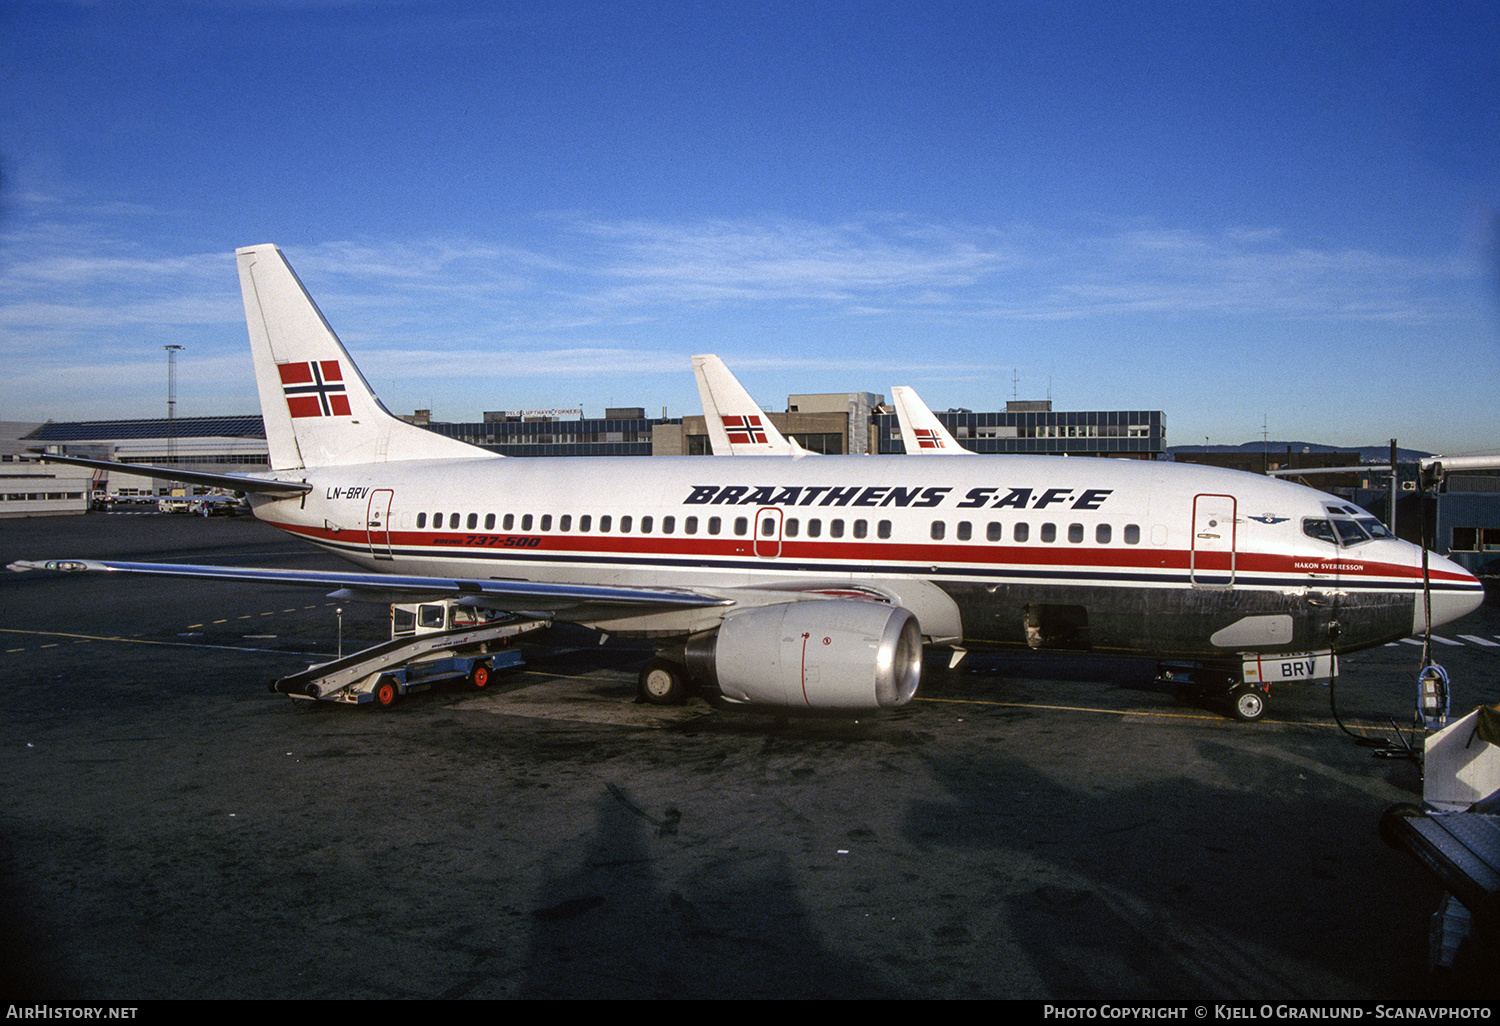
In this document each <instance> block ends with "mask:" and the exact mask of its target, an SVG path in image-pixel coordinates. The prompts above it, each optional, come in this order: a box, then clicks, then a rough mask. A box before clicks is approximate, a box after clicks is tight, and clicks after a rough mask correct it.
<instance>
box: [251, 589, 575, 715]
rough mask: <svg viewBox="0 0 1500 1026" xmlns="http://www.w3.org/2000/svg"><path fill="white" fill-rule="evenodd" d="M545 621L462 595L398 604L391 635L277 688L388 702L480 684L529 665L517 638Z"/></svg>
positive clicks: (355, 701) (306, 697)
mask: <svg viewBox="0 0 1500 1026" xmlns="http://www.w3.org/2000/svg"><path fill="white" fill-rule="evenodd" d="M546 626H548V621H546V620H536V619H531V618H528V617H524V616H516V615H512V614H508V613H497V612H495V611H493V610H488V609H480V608H476V607H474V606H472V605H469V604H466V603H465V602H464V600H462V599H444V600H440V601H436V602H406V603H395V604H393V605H392V606H391V637H390V640H389V641H382V642H380V643H379V644H376V645H372V646H370V647H369V648H366V649H363V650H361V651H359V652H355V653H354V654H352V655H348V656H341V657H340V658H338V659H334V660H332V661H330V662H326V663H318V664H316V665H313V666H309V667H308V668H307V669H306V670H303V671H301V672H300V673H294V674H291V675H289V676H286V677H283V678H281V679H280V680H278V681H276V682H275V683H273V684H272V685H271V690H272V691H279V692H281V693H283V694H285V695H287V696H288V697H291V698H295V699H301V700H303V701H309V702H311V701H324V702H342V703H345V704H348V705H364V704H367V703H374V705H375V706H376V707H377V708H389V707H390V706H392V705H394V704H395V703H396V700H397V699H399V698H400V697H401V696H402V695H405V694H409V693H411V692H413V691H421V690H424V689H426V688H430V687H432V686H433V685H434V684H438V683H442V682H445V681H454V680H464V681H467V682H468V684H469V686H470V687H473V688H476V689H477V688H482V687H484V686H486V685H487V684H488V683H489V682H490V676H491V674H493V673H494V672H495V671H496V670H503V669H511V668H514V667H517V666H521V665H524V663H525V659H524V658H523V657H522V656H521V653H520V652H519V651H517V650H516V649H515V648H512V647H511V646H512V644H513V642H514V641H515V639H517V638H519V637H521V636H523V635H526V634H530V633H532V632H534V631H538V630H541V629H542V628H543V627H546Z"/></svg>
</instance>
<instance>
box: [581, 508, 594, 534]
mask: <svg viewBox="0 0 1500 1026" xmlns="http://www.w3.org/2000/svg"><path fill="white" fill-rule="evenodd" d="M593 526H594V518H593V517H592V516H591V515H589V514H588V513H585V514H583V515H582V516H580V517H579V518H578V530H580V531H582V532H583V533H584V534H587V533H588V532H589V529H590V528H591V527H593Z"/></svg>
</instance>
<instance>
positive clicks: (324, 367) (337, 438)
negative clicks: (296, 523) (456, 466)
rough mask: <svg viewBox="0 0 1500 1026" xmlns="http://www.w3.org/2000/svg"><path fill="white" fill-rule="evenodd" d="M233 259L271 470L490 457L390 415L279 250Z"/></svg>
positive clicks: (247, 252)
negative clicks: (243, 309)
mask: <svg viewBox="0 0 1500 1026" xmlns="http://www.w3.org/2000/svg"><path fill="white" fill-rule="evenodd" d="M235 257H236V258H237V260H238V262H239V268H240V292H241V294H242V296H243V298H244V300H245V323H246V326H247V327H248V328H249V331H250V352H251V356H252V357H253V358H254V362H255V381H256V385H257V386H258V387H259V389H260V408H261V415H262V417H263V418H264V420H265V424H266V442H267V444H268V446H269V448H270V458H271V467H272V469H273V470H294V469H301V468H304V467H320V466H346V465H349V464H354V463H384V462H387V461H390V460H409V459H465V458H473V457H476V456H486V455H491V454H490V453H487V452H486V451H485V450H483V449H479V448H477V447H475V446H471V445H468V444H467V443H465V442H460V441H458V440H457V439H452V438H447V437H445V436H443V435H439V434H435V433H433V432H431V431H428V430H426V429H425V428H420V427H417V426H415V425H413V424H408V423H406V422H405V421H403V420H400V419H399V418H397V417H394V416H392V415H391V413H390V411H388V410H387V409H386V408H385V407H384V406H382V405H381V403H380V400H379V399H377V398H376V397H375V393H374V391H373V390H371V388H370V385H369V383H368V382H367V381H365V378H364V375H362V374H361V373H360V372H359V368H358V367H356V366H355V364H354V361H353V360H352V359H350V357H349V353H348V351H346V350H345V349H344V345H343V343H342V342H340V341H339V339H338V336H337V335H335V334H334V332H333V329H332V328H331V327H329V326H328V322H327V321H326V320H324V318H323V313H322V311H320V310H319V309H318V306H317V304H316V303H314V302H313V300H312V297H311V296H310V295H308V293H307V289H306V288H304V287H303V285H302V282H301V281H300V280H299V279H298V278H297V274H296V272H295V271H293V270H292V267H291V265H290V264H289V263H287V260H286V257H285V256H283V255H282V252H281V250H280V249H278V248H277V247H276V246H271V245H265V246H247V247H245V248H243V249H239V250H236V251H235Z"/></svg>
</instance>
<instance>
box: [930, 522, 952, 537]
mask: <svg viewBox="0 0 1500 1026" xmlns="http://www.w3.org/2000/svg"><path fill="white" fill-rule="evenodd" d="M947 533H948V525H947V524H945V523H943V522H942V521H941V520H934V521H933V522H932V540H933V541H942V540H943V535H945V534H947Z"/></svg>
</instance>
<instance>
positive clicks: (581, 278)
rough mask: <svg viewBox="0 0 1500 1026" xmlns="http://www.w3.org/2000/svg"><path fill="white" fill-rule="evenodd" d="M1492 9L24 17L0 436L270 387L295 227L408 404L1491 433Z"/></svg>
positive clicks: (226, 9) (4, 136) (423, 8)
mask: <svg viewBox="0 0 1500 1026" xmlns="http://www.w3.org/2000/svg"><path fill="white" fill-rule="evenodd" d="M1497 67H1500V8H1497V6H1496V5H1495V4H1494V3H1492V2H1488V0H1485V2H1458V3H1432V2H1380V0H1365V2H1342V3H1319V2H1308V0H1302V2H1288V3H1280V2H1274V0H1265V2H1245V0H1240V2H1235V3H1219V2H1213V0H1196V2H1183V3H1165V2H1163V3H1130V2H1123V0H1115V2H1108V3H1092V2H1077V3H1063V2H1015V3H1004V2H997V3H948V2H944V0H921V2H913V3H861V2H842V3H820V2H816V0H813V2H798V3H763V4H758V5H753V4H745V3H736V4H727V3H726V4H714V3H668V2H632V3H617V4H616V3H601V2H598V0H596V2H593V3H582V2H580V3H553V2H546V0H528V2H525V3H514V4H512V3H504V2H487V3H473V4H467V3H452V4H446V3H420V2H402V0H388V2H379V0H326V2H318V0H201V2H186V0H184V2H178V3H152V2H144V3H111V2H107V0H99V2H84V0H78V2H63V0H55V2H33V0H8V2H7V3H5V4H4V5H3V6H0V420H45V419H48V418H51V419H58V420H63V419H93V418H124V417H134V416H161V415H164V414H165V409H166V359H165V354H164V353H163V351H162V346H163V345H165V344H168V343H171V344H178V345H183V346H185V347H186V348H185V349H184V351H183V352H182V353H181V354H180V357H179V363H178V379H179V383H178V405H177V413H178V415H180V416H190V415H198V414H209V413H219V412H246V411H250V410H254V409H256V408H258V407H257V402H256V398H255V394H254V387H253V383H252V379H251V372H250V363H249V357H248V354H247V351H246V350H247V347H246V341H245V330H244V324H243V310H242V308H241V306H240V299H239V290H238V282H237V278H236V275H235V271H234V264H233V257H232V252H233V250H234V248H235V247H236V246H242V245H249V244H254V243H261V242H274V243H277V244H278V245H280V246H281V247H282V248H283V250H285V252H286V253H287V255H288V257H289V259H290V260H291V262H292V264H293V266H294V267H295V268H296V269H297V271H298V273H299V274H300V276H301V277H302V279H303V281H304V282H305V283H306V284H307V286H308V288H309V289H310V290H311V291H312V293H313V295H314V296H315V297H316V298H317V300H318V302H319V304H320V305H321V306H322V308H323V311H324V313H325V314H326V315H327V317H328V319H329V321H330V322H331V323H332V324H333V326H334V328H335V329H336V330H337V331H338V332H339V334H340V336H341V337H342V338H343V340H344V343H345V345H346V346H348V347H349V348H350V350H351V351H352V352H353V354H354V356H355V358H356V359H357V361H358V362H359V363H360V366H361V368H362V369H363V370H364V372H365V376H366V377H367V378H368V379H369V380H370V381H371V383H372V384H373V385H374V386H375V388H376V390H377V391H378V392H379V393H380V395H381V397H382V399H383V400H384V401H385V403H386V405H387V406H389V407H390V408H391V409H392V410H394V411H396V412H409V411H410V410H412V409H414V408H417V407H423V408H428V407H430V408H431V409H432V410H433V412H434V416H435V417H437V418H439V419H444V420H477V419H479V416H480V413H481V412H482V411H484V410H495V409H518V408H532V407H559V406H582V407H583V408H584V410H585V412H586V414H588V415H590V416H599V415H602V413H603V409H604V407H605V406H645V407H646V408H647V409H648V411H649V412H650V413H652V414H655V413H659V412H660V409H661V407H663V406H665V407H666V408H667V412H668V413H669V414H670V415H673V416H680V415H684V414H691V413H697V412H700V411H699V408H698V403H697V393H696V390H695V387H694V385H693V380H692V374H691V370H690V367H689V364H688V356H689V355H690V354H693V353H699V352H716V353H718V354H719V355H720V356H722V357H723V358H724V359H725V361H726V362H727V363H728V364H729V365H730V367H731V368H732V369H733V370H734V371H735V372H736V373H737V374H738V375H739V377H740V378H741V380H742V381H743V382H744V383H745V385H746V386H747V388H749V390H750V391H751V393H752V394H753V395H755V396H756V397H757V399H758V400H759V401H760V402H761V403H763V404H764V405H766V406H767V407H770V408H774V409H781V408H782V407H783V406H784V404H785V402H786V396H787V394H788V393H791V392H825V391H826V392H841V391H870V392H877V393H883V394H886V395H889V390H890V387H891V386H892V385H900V384H904V385H911V386H914V387H915V388H916V389H917V390H918V391H919V392H920V393H921V395H922V396H923V398H924V399H926V400H927V402H928V403H929V404H930V405H931V406H933V407H934V408H936V409H946V408H948V407H950V406H953V407H967V408H970V409H981V410H989V409H1001V408H1003V406H1004V403H1005V401H1006V400H1008V399H1011V398H1013V397H1019V398H1023V399H1027V398H1042V397H1045V396H1047V395H1048V394H1049V393H1050V395H1051V397H1052V398H1053V400H1054V406H1055V408H1057V409H1160V410H1164V411H1165V412H1166V418H1167V429H1168V441H1169V442H1170V443H1172V444H1190V443H1197V442H1201V441H1202V440H1203V439H1204V438H1205V437H1207V438H1209V439H1210V440H1211V441H1212V442H1213V443H1215V444H1220V443H1236V442H1242V441H1250V440H1255V439H1259V438H1260V437H1261V435H1262V431H1263V430H1264V431H1265V432H1267V433H1268V434H1269V436H1270V437H1271V438H1272V439H1305V440H1309V441H1322V442H1329V443H1334V444H1345V445H1359V444H1379V443H1383V442H1385V441H1386V440H1387V439H1389V438H1391V437H1398V438H1400V440H1401V442H1402V444H1403V445H1405V446H1410V447H1414V448H1425V449H1428V450H1432V451H1442V452H1460V451H1475V450H1495V449H1500V403H1497V402H1496V401H1495V397H1496V394H1497V386H1500V72H1497V70H1496V69H1497Z"/></svg>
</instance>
